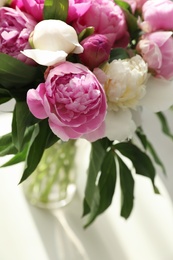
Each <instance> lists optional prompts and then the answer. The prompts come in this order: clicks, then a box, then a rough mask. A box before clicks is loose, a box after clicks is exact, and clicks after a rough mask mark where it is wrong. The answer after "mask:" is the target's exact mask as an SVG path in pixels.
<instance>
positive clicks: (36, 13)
mask: <svg viewBox="0 0 173 260" xmlns="http://www.w3.org/2000/svg"><path fill="white" fill-rule="evenodd" d="M22 1H23V5H24V7H25V10H26V12H27V13H29V14H30V15H32V16H33V17H34V18H35V19H36V20H37V21H41V20H43V7H44V0H22Z"/></svg>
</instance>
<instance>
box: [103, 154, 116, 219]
mask: <svg viewBox="0 0 173 260" xmlns="http://www.w3.org/2000/svg"><path fill="white" fill-rule="evenodd" d="M116 176H117V175H116V164H115V154H114V152H113V151H112V150H110V151H109V152H107V153H106V155H105V157H104V160H103V163H102V166H101V175H100V178H99V183H98V187H99V192H100V207H99V214H100V213H102V212H104V211H105V210H106V209H107V208H108V207H109V206H110V205H111V203H112V198H113V195H114V191H115V184H116Z"/></svg>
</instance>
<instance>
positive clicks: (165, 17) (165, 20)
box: [141, 0, 173, 32]
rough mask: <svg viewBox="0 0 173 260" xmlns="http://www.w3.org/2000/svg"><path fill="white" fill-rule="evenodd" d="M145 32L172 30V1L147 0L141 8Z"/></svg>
mask: <svg viewBox="0 0 173 260" xmlns="http://www.w3.org/2000/svg"><path fill="white" fill-rule="evenodd" d="M142 16H143V19H144V22H142V23H141V28H142V29H143V30H144V31H145V32H153V31H157V30H168V31H172V30H173V2H172V1H171V0H157V1H147V2H146V3H145V4H144V5H143V8H142Z"/></svg>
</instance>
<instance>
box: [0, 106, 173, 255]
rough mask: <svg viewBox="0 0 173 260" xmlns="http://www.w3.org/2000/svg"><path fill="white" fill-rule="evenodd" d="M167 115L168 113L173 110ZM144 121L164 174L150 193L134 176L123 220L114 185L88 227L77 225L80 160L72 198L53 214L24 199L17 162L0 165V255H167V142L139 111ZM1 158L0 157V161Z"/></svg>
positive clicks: (170, 240) (171, 233)
mask: <svg viewBox="0 0 173 260" xmlns="http://www.w3.org/2000/svg"><path fill="white" fill-rule="evenodd" d="M10 107H11V105H9V104H7V105H6V106H1V107H0V108H1V109H0V110H1V111H2V110H5V111H7V110H9V109H10ZM168 116H170V117H173V112H169V113H168ZM10 120H11V115H10V114H9V113H3V112H1V113H0V135H2V134H4V133H6V132H8V131H9V130H10ZM171 121H172V122H173V119H172V120H171ZM144 123H145V125H146V127H145V128H146V131H147V132H148V134H149V136H150V137H151V140H152V142H153V144H154V145H155V147H156V148H157V150H158V153H159V155H160V156H161V157H162V159H163V162H165V165H166V169H167V177H165V176H164V175H163V174H162V173H161V170H160V169H158V175H157V178H156V184H157V186H158V187H159V189H160V191H161V193H162V195H156V194H154V193H153V189H152V186H151V182H150V181H149V180H148V179H147V178H145V177H141V176H136V178H135V179H136V184H135V206H134V209H133V212H132V215H131V216H130V218H129V219H128V220H124V219H123V218H121V217H120V216H119V211H120V196H119V190H118V188H117V189H116V193H115V196H114V201H113V203H112V205H111V207H110V208H109V209H108V210H107V211H106V213H104V214H102V215H101V216H100V217H98V218H97V219H96V221H95V222H94V224H92V225H91V226H90V227H89V228H88V229H86V230H84V229H83V228H82V224H83V223H82V219H81V214H82V198H83V190H84V185H85V177H86V176H85V167H86V165H85V163H84V164H83V165H82V166H81V169H80V170H79V172H80V174H78V191H77V193H76V196H75V198H74V199H73V201H72V202H71V203H70V204H69V205H68V206H67V207H65V208H62V209H61V210H58V211H56V212H54V214H52V213H50V212H49V211H46V210H42V209H38V208H35V207H33V206H31V205H29V204H28V202H27V201H26V199H25V197H24V195H23V190H22V185H18V182H19V180H20V176H21V173H22V169H23V164H18V165H15V166H12V167H6V168H1V169H0V260H38V259H40V260H83V259H84V260H172V259H173V202H172V201H173V142H171V141H170V140H169V139H168V138H167V137H166V136H164V135H163V134H162V133H161V130H160V124H159V122H158V120H157V118H156V116H154V115H152V114H150V113H148V112H147V111H145V114H144ZM83 145H85V143H84V144H83ZM4 160H6V158H5V159H4V158H0V164H2V163H3V161H4ZM86 164H87V162H86Z"/></svg>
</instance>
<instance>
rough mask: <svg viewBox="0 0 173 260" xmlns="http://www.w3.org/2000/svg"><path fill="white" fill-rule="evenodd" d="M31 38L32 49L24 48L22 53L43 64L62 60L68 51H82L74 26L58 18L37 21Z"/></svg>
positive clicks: (48, 64) (47, 64) (46, 64)
mask: <svg viewBox="0 0 173 260" xmlns="http://www.w3.org/2000/svg"><path fill="white" fill-rule="evenodd" d="M31 40H32V46H33V47H34V49H28V50H24V51H23V52H22V53H23V54H24V55H26V56H27V57H29V58H31V59H33V60H35V61H36V62H37V63H38V64H41V65H44V66H52V65H55V64H56V63H58V62H60V61H64V60H65V59H66V57H67V55H68V54H69V53H77V54H78V53H81V52H83V47H82V46H81V45H80V44H79V42H78V38H77V34H76V31H75V30H74V28H73V27H72V26H70V25H68V24H66V23H65V22H63V21H60V20H43V21H41V22H39V23H38V24H37V25H36V26H35V28H34V31H33V33H32V39H31Z"/></svg>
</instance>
